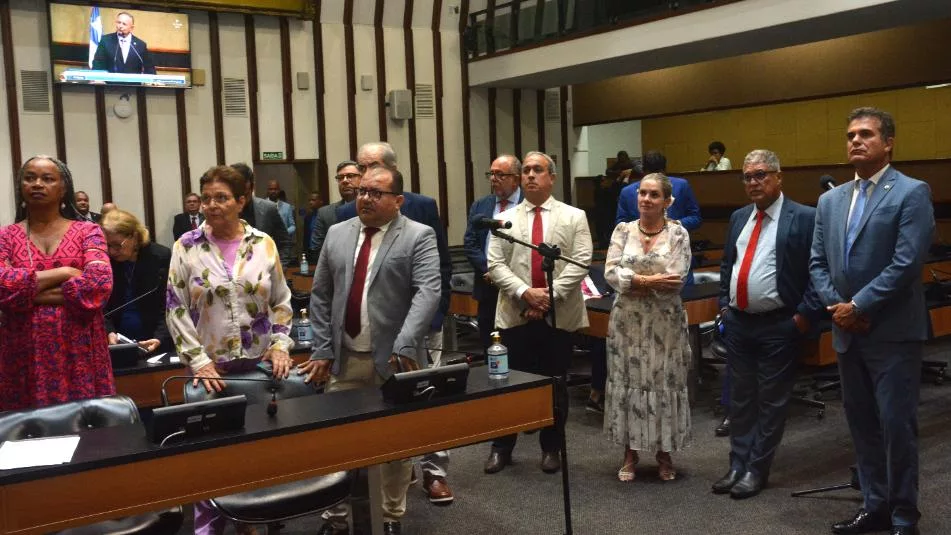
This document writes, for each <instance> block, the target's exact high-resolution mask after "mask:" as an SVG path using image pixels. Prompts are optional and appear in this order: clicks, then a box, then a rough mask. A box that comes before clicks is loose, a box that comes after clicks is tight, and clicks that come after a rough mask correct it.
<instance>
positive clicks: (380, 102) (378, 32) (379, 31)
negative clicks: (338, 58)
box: [373, 0, 388, 141]
mask: <svg viewBox="0 0 951 535" xmlns="http://www.w3.org/2000/svg"><path fill="white" fill-rule="evenodd" d="M373 36H374V41H375V48H376V115H377V121H379V128H380V141H386V137H387V129H388V128H387V121H386V47H385V46H384V42H383V0H376V8H375V11H374V12H373Z"/></svg>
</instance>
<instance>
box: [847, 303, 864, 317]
mask: <svg viewBox="0 0 951 535" xmlns="http://www.w3.org/2000/svg"><path fill="white" fill-rule="evenodd" d="M849 304H850V305H852V313H853V314H855V315H856V316H861V315H862V309H861V308H859V306H858V305H856V304H855V300H852V301H849Z"/></svg>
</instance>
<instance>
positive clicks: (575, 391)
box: [182, 341, 951, 535]
mask: <svg viewBox="0 0 951 535" xmlns="http://www.w3.org/2000/svg"><path fill="white" fill-rule="evenodd" d="M948 352H951V341H944V342H940V343H935V344H932V345H931V346H930V347H929V350H928V353H929V354H930V355H931V356H932V357H935V358H937V359H939V360H948V357H947V356H946V355H947V354H948ZM587 393H588V389H587V387H583V386H582V387H574V388H572V389H571V398H572V399H571V412H570V415H569V420H568V427H567V429H568V455H569V465H570V476H571V485H570V488H571V506H572V507H571V511H572V525H573V528H574V533H577V534H630V533H658V534H675V533H676V534H680V533H696V534H721V533H722V534H738V535H746V534H758V533H767V534H783V535H786V534H790V535H791V534H819V533H829V532H830V531H829V525H830V524H831V523H832V522H834V521H837V520H842V519H844V518H847V517H850V516H851V515H852V514H853V513H854V512H855V510H856V509H857V508H858V507H859V506H861V499H860V495H859V493H858V492H857V491H854V490H851V489H848V490H840V491H835V492H829V493H823V494H816V495H813V496H811V497H802V498H793V497H790V492H792V491H795V490H802V489H808V488H812V487H818V486H826V485H834V484H838V483H847V482H848V480H849V470H848V466H849V464H850V463H851V462H852V453H851V440H850V438H849V434H848V429H847V428H846V423H845V416H844V413H843V410H842V404H841V402H840V401H838V400H832V401H830V402H829V403H828V406H827V410H826V413H825V418H824V419H822V420H817V419H816V416H815V415H816V412H815V410H813V409H807V408H803V407H797V406H794V407H792V409H791V413H790V418H789V420H788V424H787V426H786V434H785V437H784V439H783V443H782V446H781V447H780V450H779V453H778V455H777V457H776V460H775V462H774V464H773V473H772V476H771V479H770V482H769V487H768V488H767V489H766V490H765V491H764V492H763V493H762V494H760V495H759V496H756V497H754V498H751V499H748V500H742V501H735V500H731V499H730V498H729V496H717V495H714V494H712V493H711V492H710V484H711V483H712V482H713V481H714V480H716V479H717V478H719V477H720V476H721V475H722V474H723V473H724V472H725V471H726V469H727V467H728V466H727V455H728V452H729V445H728V441H727V439H724V438H715V437H714V436H713V429H714V427H715V426H716V425H717V423H718V422H719V416H717V415H715V414H714V411H713V402H712V399H713V396H714V394H713V392H710V391H707V392H701V393H700V396H699V401H698V403H697V406H696V407H695V408H694V410H693V430H694V441H693V444H692V445H691V447H690V448H688V449H687V450H685V451H684V452H682V453H678V454H675V455H674V463H675V466H676V467H677V469H678V472H679V477H678V479H677V480H676V481H673V482H661V481H660V480H658V479H657V472H656V463H655V462H654V460H653V459H652V458H649V457H647V456H643V458H642V459H641V462H640V464H639V465H638V471H637V479H636V481H634V482H632V483H620V482H618V481H617V477H616V472H617V469H618V468H619V467H620V464H621V458H622V450H621V448H620V447H619V446H615V445H613V444H611V443H609V441H608V440H607V439H606V438H605V436H604V435H603V434H602V432H601V424H602V421H601V417H600V416H599V415H596V414H593V413H590V412H586V411H585V409H584V405H585V401H586V399H587V395H588V394H587ZM921 399H922V401H921V405H920V410H919V415H920V417H919V421H920V437H921V439H920V450H921V472H920V473H921V485H920V487H921V489H920V491H921V499H920V508H921V511H922V515H923V516H922V520H921V524H920V527H921V531H922V533H926V534H944V533H951V517H949V515H948V514H947V511H948V507H949V505H948V504H949V503H951V477H948V475H947V474H949V473H951V411H949V409H951V384H946V385H943V386H936V385H934V384H932V383H927V382H926V383H923V384H922V390H921ZM537 437H538V435H537V434H536V435H523V436H521V437H519V442H518V446H517V447H516V449H515V456H514V460H515V462H514V465H512V466H509V467H507V468H506V469H505V470H503V471H502V472H500V473H498V474H494V475H491V476H490V475H485V474H484V473H483V472H482V465H483V462H484V461H485V458H486V456H487V455H488V450H489V446H488V445H487V444H478V445H474V446H469V447H465V448H460V449H457V450H453V451H452V453H451V455H452V457H451V466H450V471H449V472H450V475H449V483H450V485H451V488H452V490H453V492H454V494H455V496H456V499H455V502H454V503H453V504H451V505H449V506H434V505H432V504H430V503H429V501H428V500H427V499H426V496H425V494H424V493H423V492H422V489H421V486H420V485H416V486H414V487H412V488H411V489H410V494H409V499H408V504H407V513H406V516H405V518H404V520H403V533H407V534H456V533H465V534H473V535H475V534H486V535H489V534H493V535H495V534H516V533H517V534H555V533H564V531H565V530H564V517H563V512H562V511H563V509H562V490H561V489H562V487H561V481H562V479H561V475H560V474H558V475H547V474H544V473H542V472H541V470H540V469H539V468H538V462H539V460H540V457H541V454H540V450H539V447H538V438H537ZM187 509H190V508H187ZM190 514H191V513H190V511H189V513H188V515H189V517H190ZM320 525H321V521H320V519H319V518H318V517H307V518H303V519H298V520H294V521H291V522H288V523H287V525H286V527H285V529H284V533H294V534H296V533H314V532H316V530H317V529H319V527H320ZM231 530H232V528H230V527H229V532H231ZM188 531H191V522H190V518H189V519H188V520H187V521H186V525H185V526H184V527H183V528H182V532H183V533H187V532H188Z"/></svg>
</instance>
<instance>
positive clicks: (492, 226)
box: [472, 217, 512, 230]
mask: <svg viewBox="0 0 951 535" xmlns="http://www.w3.org/2000/svg"><path fill="white" fill-rule="evenodd" d="M472 224H473V226H474V227H475V228H477V229H479V230H499V229H502V228H512V222H511V221H502V220H501V219H492V218H491V217H480V218H479V219H476V220H475V221H473V222H472Z"/></svg>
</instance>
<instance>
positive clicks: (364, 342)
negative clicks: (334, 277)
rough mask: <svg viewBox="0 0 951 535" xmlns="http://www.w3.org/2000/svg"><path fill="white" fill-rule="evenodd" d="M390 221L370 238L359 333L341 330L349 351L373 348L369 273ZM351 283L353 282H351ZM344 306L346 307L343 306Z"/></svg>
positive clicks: (362, 235)
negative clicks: (369, 312) (368, 305)
mask: <svg viewBox="0 0 951 535" xmlns="http://www.w3.org/2000/svg"><path fill="white" fill-rule="evenodd" d="M391 223H392V221H391V222H390V223H387V224H385V225H383V226H382V227H380V230H378V231H377V232H376V234H374V235H373V238H371V239H370V257H369V258H368V259H367V277H366V279H365V280H364V282H363V296H362V297H361V298H360V334H358V335H357V336H356V337H355V338H350V335H349V334H347V331H346V330H344V332H343V347H345V348H347V349H349V350H350V351H357V352H361V353H366V352H368V351H372V350H373V346H372V344H371V338H370V315H369V314H368V313H367V291H368V290H369V289H370V284H369V281H370V274H371V273H372V272H373V261H374V260H375V259H376V253H377V251H379V250H380V244H381V243H383V235H384V234H386V230H387V229H388V228H390V224H391ZM365 228H366V225H364V224H362V223H361V224H360V235H359V236H358V237H357V247H356V248H355V249H354V251H353V266H354V269H356V265H357V257H359V256H360V248H361V247H363V241H364V239H366V236H367V235H366V232H364V229H365ZM351 284H353V282H351ZM345 308H346V307H345Z"/></svg>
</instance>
